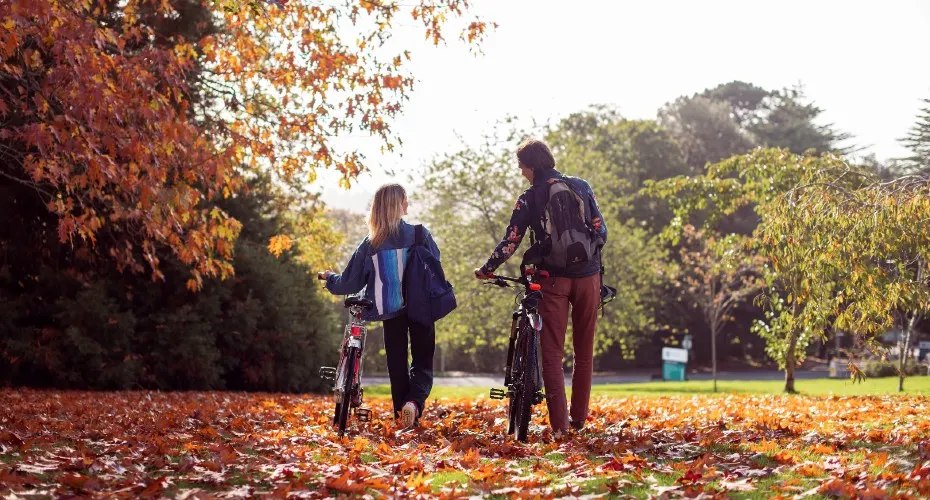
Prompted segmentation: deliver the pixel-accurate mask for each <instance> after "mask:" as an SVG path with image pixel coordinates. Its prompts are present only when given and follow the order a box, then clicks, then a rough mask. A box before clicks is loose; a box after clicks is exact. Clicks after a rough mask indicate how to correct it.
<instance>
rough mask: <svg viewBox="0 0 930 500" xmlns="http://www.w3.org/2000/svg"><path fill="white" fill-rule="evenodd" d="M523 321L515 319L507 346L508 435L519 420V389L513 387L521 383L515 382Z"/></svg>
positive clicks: (517, 376)
mask: <svg viewBox="0 0 930 500" xmlns="http://www.w3.org/2000/svg"><path fill="white" fill-rule="evenodd" d="M522 329H523V322H522V321H520V320H518V319H517V318H514V319H513V324H512V325H511V327H510V345H509V346H508V347H507V371H506V372H505V375H504V384H505V385H506V386H507V388H508V389H510V391H509V394H510V402H509V403H508V404H507V435H508V436H509V435H511V434H513V433H514V431H516V427H517V426H516V422H517V415H516V412H517V402H518V400H519V399H520V398H519V394H518V391H514V390H513V389H515V388H518V387H519V384H517V383H515V382H516V381H517V380H518V379H519V376H520V366H521V361H520V359H519V358H520V354H519V352H520V351H518V350H517V345H516V342H515V341H516V340H517V338H518V335H517V332H520V331H522Z"/></svg>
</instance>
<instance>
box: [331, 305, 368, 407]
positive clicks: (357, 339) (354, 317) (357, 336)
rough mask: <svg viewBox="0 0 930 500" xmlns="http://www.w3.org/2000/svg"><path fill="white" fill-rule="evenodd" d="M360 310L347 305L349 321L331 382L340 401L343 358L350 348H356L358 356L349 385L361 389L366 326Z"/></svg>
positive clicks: (343, 373) (343, 369) (342, 385)
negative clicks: (334, 376)
mask: <svg viewBox="0 0 930 500" xmlns="http://www.w3.org/2000/svg"><path fill="white" fill-rule="evenodd" d="M362 311H363V309H362V308H361V307H360V306H350V307H349V318H350V319H349V323H348V324H346V326H345V330H344V333H343V338H342V349H341V350H340V351H339V365H338V366H337V369H336V380H335V382H334V384H333V386H334V388H335V390H334V391H333V392H334V397H335V399H336V401H337V402H338V401H340V400H341V398H342V388H343V387H345V375H346V371H347V370H346V366H345V360H346V357H347V356H346V355H347V354H348V352H349V349H351V348H357V349H358V354H359V355H358V356H357V357H356V358H355V370H353V372H354V373H355V377H354V378H355V380H352V381H351V384H350V387H358V388H359V389H360V390H361V385H362V383H361V381H362V356H361V355H362V352H364V351H365V340H366V339H367V338H368V328H367V327H366V326H365V324H364V322H363V321H362ZM360 400H361V398H360V397H359V398H358V401H353V403H354V405H353V406H358V405H359V404H360V403H361V401H360Z"/></svg>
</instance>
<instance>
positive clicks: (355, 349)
mask: <svg viewBox="0 0 930 500" xmlns="http://www.w3.org/2000/svg"><path fill="white" fill-rule="evenodd" d="M372 305H373V304H372V303H371V301H370V300H368V299H363V298H358V297H351V296H350V297H346V300H345V307H346V309H348V310H349V316H350V319H349V323H348V324H347V325H346V327H345V334H344V336H343V339H342V349H341V350H340V351H339V365H338V366H337V367H335V368H333V367H331V366H324V367H322V368H320V376H321V377H323V378H324V379H326V380H332V381H333V395H334V398H335V400H336V413H335V415H334V416H333V423H334V424H335V425H336V427H337V428H338V429H339V435H340V436H343V435H345V432H346V425H347V424H348V420H349V413H350V411H351V410H352V409H353V408H354V409H355V417H356V418H357V419H358V421H359V422H368V421H369V420H370V419H371V410H370V409H368V408H362V407H361V406H362V395H363V392H364V391H363V390H362V352H363V351H364V349H365V339H366V337H367V336H368V329H367V328H366V327H365V324H364V322H363V321H362V312H364V311H366V310H368V309H371V308H372Z"/></svg>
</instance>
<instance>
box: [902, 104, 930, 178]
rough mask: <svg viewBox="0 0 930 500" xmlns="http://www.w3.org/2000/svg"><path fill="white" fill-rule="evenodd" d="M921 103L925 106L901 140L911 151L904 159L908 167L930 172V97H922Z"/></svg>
mask: <svg viewBox="0 0 930 500" xmlns="http://www.w3.org/2000/svg"><path fill="white" fill-rule="evenodd" d="M923 103H924V104H925V107H923V108H921V110H920V112H919V113H918V115H917V122H916V123H914V126H912V127H911V130H910V132H909V133H908V134H907V137H905V138H903V139H901V142H902V143H903V144H904V146H905V147H907V149H909V150H910V151H911V156H909V157H908V158H906V159H905V161H906V163H907V165H908V169H909V170H912V171H914V172H918V173H923V174H930V99H924V100H923Z"/></svg>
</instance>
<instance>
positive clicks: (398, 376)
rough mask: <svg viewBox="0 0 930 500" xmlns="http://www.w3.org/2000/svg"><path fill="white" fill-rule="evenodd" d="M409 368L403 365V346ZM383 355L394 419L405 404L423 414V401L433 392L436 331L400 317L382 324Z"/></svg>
mask: <svg viewBox="0 0 930 500" xmlns="http://www.w3.org/2000/svg"><path fill="white" fill-rule="evenodd" d="M408 332H409V345H410V351H409V352H410V354H412V355H413V356H412V357H413V364H408V362H407V358H408V356H407V353H408V350H407V345H408ZM384 351H385V354H386V355H387V365H388V376H389V377H390V379H391V399H393V401H394V416H395V417H396V416H397V415H398V414H399V412H400V410H401V408H403V407H404V404H406V403H407V401H413V402H414V403H416V404H417V410H418V415H417V416H419V413H422V412H423V408H424V405H425V404H426V398H427V397H428V396H429V393H430V391H431V390H432V389H433V354H435V352H436V328H435V327H434V325H430V326H423V325H420V324H417V323H414V322H412V321H409V320H408V319H407V315H406V314H403V315H401V316H398V317H396V318H392V319H388V320H385V321H384Z"/></svg>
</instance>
